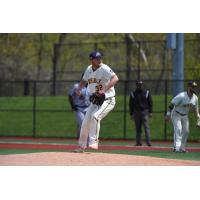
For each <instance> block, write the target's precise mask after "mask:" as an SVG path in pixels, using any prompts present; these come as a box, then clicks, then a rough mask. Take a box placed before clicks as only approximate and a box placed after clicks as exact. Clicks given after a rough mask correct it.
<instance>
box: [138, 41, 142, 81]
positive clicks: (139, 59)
mask: <svg viewBox="0 0 200 200" xmlns="http://www.w3.org/2000/svg"><path fill="white" fill-rule="evenodd" d="M138 45H139V46H138V66H137V80H140V78H141V77H140V63H141V58H140V49H141V44H140V42H139V41H138Z"/></svg>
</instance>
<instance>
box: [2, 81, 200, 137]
mask: <svg viewBox="0 0 200 200" xmlns="http://www.w3.org/2000/svg"><path fill="white" fill-rule="evenodd" d="M74 83H75V81H74V80H71V81H57V82H56V95H55V96H51V93H52V87H53V82H52V81H21V82H20V81H18V82H14V81H10V82H8V81H7V82H0V94H1V96H0V136H33V137H66V138H71V137H76V123H75V116H74V113H73V112H72V111H71V109H70V105H69V102H68V97H67V94H68V91H69V89H70V88H71V86H72V85H73V84H74ZM186 83H187V81H185V84H186ZM197 83H198V85H200V81H198V80H197ZM172 84H173V81H171V80H162V81H160V80H159V81H158V80H146V81H144V87H145V88H147V89H149V90H150V92H151V94H152V97H153V117H152V118H151V119H150V127H151V138H152V140H170V139H172V138H173V134H172V133H173V130H172V126H171V124H166V123H165V121H164V113H166V110H167V107H168V105H169V102H170V99H171V98H172V96H171V93H172ZM134 89H135V80H132V81H125V80H124V81H123V80H121V81H119V83H118V84H117V85H116V94H117V95H116V106H115V108H114V110H113V111H112V112H111V113H109V115H108V116H107V117H106V118H105V119H103V120H102V123H101V132H100V137H101V138H110V139H135V127H134V123H133V121H132V120H131V118H130V115H129V107H128V105H129V94H130V92H131V91H132V90H134ZM197 92H198V94H199V92H200V87H199V86H198V88H197ZM190 122H191V133H190V137H189V138H190V139H198V130H197V129H195V116H194V115H193V114H191V115H190Z"/></svg>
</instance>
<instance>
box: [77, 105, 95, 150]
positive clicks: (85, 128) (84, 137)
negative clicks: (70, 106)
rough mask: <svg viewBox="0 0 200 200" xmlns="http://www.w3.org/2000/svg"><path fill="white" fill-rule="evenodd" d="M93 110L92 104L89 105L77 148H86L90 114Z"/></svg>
mask: <svg viewBox="0 0 200 200" xmlns="http://www.w3.org/2000/svg"><path fill="white" fill-rule="evenodd" d="M93 109H94V106H93V104H91V105H90V106H89V107H88V110H87V112H86V114H85V117H84V119H83V122H82V126H81V131H80V137H79V146H80V147H81V148H83V149H85V148H86V147H87V143H88V135H89V129H90V124H91V114H92V113H93Z"/></svg>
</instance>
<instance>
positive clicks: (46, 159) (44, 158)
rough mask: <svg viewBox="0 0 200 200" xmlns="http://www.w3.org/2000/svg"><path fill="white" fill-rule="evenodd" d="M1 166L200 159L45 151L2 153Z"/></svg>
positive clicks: (166, 162) (162, 163)
mask: <svg viewBox="0 0 200 200" xmlns="http://www.w3.org/2000/svg"><path fill="white" fill-rule="evenodd" d="M0 166H200V161H188V160H175V159H165V158H155V157H148V156H133V155H121V154H108V153H93V152H86V153H71V152H47V153H46V152H45V153H29V154H14V155H0Z"/></svg>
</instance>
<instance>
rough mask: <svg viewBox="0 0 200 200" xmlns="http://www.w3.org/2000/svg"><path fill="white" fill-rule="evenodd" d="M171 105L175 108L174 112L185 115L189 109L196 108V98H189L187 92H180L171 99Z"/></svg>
mask: <svg viewBox="0 0 200 200" xmlns="http://www.w3.org/2000/svg"><path fill="white" fill-rule="evenodd" d="M171 103H172V104H173V105H174V106H175V107H174V109H175V110H176V111H178V112H179V113H181V114H183V115H187V114H188V112H189V111H190V109H191V108H198V97H197V96H196V95H195V94H193V96H192V98H190V97H189V96H188V94H187V92H181V93H179V94H178V95H177V96H175V97H174V98H173V99H172V101H171Z"/></svg>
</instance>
